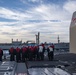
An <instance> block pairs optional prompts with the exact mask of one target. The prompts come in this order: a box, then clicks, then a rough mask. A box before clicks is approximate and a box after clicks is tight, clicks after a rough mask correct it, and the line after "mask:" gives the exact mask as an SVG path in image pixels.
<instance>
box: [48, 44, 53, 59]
mask: <svg viewBox="0 0 76 75" xmlns="http://www.w3.org/2000/svg"><path fill="white" fill-rule="evenodd" d="M47 52H48V58H49V60H53V57H54V45H53V44H52V45H51V46H49V47H48V49H47Z"/></svg>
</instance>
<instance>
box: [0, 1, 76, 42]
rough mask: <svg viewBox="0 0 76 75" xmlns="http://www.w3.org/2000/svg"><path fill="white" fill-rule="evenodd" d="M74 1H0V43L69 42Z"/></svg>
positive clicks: (74, 7) (75, 3)
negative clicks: (17, 40)
mask: <svg viewBox="0 0 76 75" xmlns="http://www.w3.org/2000/svg"><path fill="white" fill-rule="evenodd" d="M74 11H76V0H0V43H6V42H11V39H12V38H13V39H14V40H16V39H19V40H22V41H23V42H26V41H27V40H35V38H36V37H35V35H36V34H37V33H38V32H40V41H41V42H45V41H46V42H57V37H58V35H59V37H60V41H61V42H69V27H70V22H71V18H72V14H73V12H74Z"/></svg>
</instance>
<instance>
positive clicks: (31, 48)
mask: <svg viewBox="0 0 76 75" xmlns="http://www.w3.org/2000/svg"><path fill="white" fill-rule="evenodd" d="M33 51H34V48H33V46H30V47H29V60H33Z"/></svg>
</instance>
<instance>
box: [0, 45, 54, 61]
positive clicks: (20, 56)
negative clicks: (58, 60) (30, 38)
mask: <svg viewBox="0 0 76 75" xmlns="http://www.w3.org/2000/svg"><path fill="white" fill-rule="evenodd" d="M45 51H47V53H48V59H49V60H53V56H54V45H53V44H52V45H51V46H48V47H46V46H45V45H44V44H41V45H38V46H23V47H22V48H19V47H16V48H14V47H11V48H10V49H9V54H10V61H17V62H21V61H22V62H25V60H44V52H45ZM2 55H3V50H2V49H0V61H2Z"/></svg>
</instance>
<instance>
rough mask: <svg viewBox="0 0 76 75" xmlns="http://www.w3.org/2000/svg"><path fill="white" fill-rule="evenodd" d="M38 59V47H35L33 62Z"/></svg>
mask: <svg viewBox="0 0 76 75" xmlns="http://www.w3.org/2000/svg"><path fill="white" fill-rule="evenodd" d="M36 58H37V46H34V47H33V60H36Z"/></svg>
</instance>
